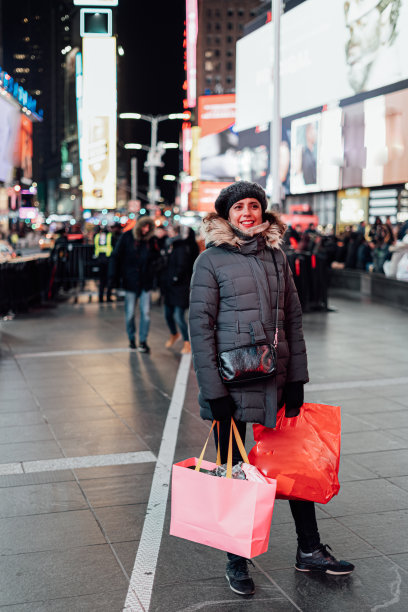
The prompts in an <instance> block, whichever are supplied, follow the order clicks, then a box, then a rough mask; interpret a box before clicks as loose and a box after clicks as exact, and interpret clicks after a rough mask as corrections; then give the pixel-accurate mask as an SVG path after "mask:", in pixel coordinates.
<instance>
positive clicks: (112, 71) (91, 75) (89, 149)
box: [80, 37, 116, 210]
mask: <svg viewBox="0 0 408 612" xmlns="http://www.w3.org/2000/svg"><path fill="white" fill-rule="evenodd" d="M82 56H83V78H82V88H83V97H82V122H81V123H82V139H81V147H80V148H81V156H82V183H83V188H82V189H83V192H82V195H83V207H84V208H89V209H98V210H103V209H104V208H106V209H112V208H116V39H115V38H114V37H112V38H94V37H91V38H83V46H82Z"/></svg>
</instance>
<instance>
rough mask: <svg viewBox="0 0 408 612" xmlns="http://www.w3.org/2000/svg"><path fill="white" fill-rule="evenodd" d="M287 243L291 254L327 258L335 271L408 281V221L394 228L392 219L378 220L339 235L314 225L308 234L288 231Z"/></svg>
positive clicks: (351, 228)
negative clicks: (358, 272) (292, 252)
mask: <svg viewBox="0 0 408 612" xmlns="http://www.w3.org/2000/svg"><path fill="white" fill-rule="evenodd" d="M284 241H285V248H286V250H287V251H290V250H294V251H295V252H303V253H309V254H315V255H316V254H318V255H324V256H325V258H326V262H327V265H328V266H329V267H332V268H347V269H357V270H363V271H366V272H377V273H380V274H385V275H386V276H390V277H395V278H397V279H398V280H408V221H405V222H404V223H397V224H395V225H393V224H392V223H391V221H390V219H389V217H386V218H385V219H384V220H382V219H381V218H380V217H376V219H375V222H374V223H373V224H372V225H369V224H367V223H366V222H365V221H361V223H359V224H358V225H357V226H346V227H345V228H344V230H343V231H342V232H340V233H339V234H336V233H334V232H333V231H332V230H330V231H327V232H323V231H319V230H318V229H317V228H316V226H315V225H314V224H313V223H311V224H309V226H308V227H307V228H306V229H305V230H304V231H302V227H301V226H300V225H297V226H295V227H289V228H288V230H287V232H286V234H285V238H284Z"/></svg>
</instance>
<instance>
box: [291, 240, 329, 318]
mask: <svg viewBox="0 0 408 612" xmlns="http://www.w3.org/2000/svg"><path fill="white" fill-rule="evenodd" d="M286 255H287V258H288V262H289V266H290V268H291V270H292V274H293V279H294V282H295V285H296V289H297V292H298V295H299V301H300V305H301V307H302V311H303V312H310V311H312V310H327V309H328V305H327V301H328V286H329V272H330V270H329V268H328V265H327V256H326V254H325V253H317V254H313V253H312V254H311V253H308V252H306V251H300V252H296V251H292V250H291V251H288V252H287V253H286Z"/></svg>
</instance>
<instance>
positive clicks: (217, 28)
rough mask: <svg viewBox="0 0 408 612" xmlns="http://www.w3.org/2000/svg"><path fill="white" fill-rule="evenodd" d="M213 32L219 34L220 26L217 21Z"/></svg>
mask: <svg viewBox="0 0 408 612" xmlns="http://www.w3.org/2000/svg"><path fill="white" fill-rule="evenodd" d="M215 31H216V32H220V31H221V24H220V23H219V22H218V21H217V23H216V24H215Z"/></svg>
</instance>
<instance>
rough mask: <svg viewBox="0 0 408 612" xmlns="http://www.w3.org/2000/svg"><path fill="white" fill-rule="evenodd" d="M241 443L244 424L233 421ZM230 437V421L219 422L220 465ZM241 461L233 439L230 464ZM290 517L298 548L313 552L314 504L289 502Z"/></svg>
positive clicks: (316, 540) (315, 533)
mask: <svg viewBox="0 0 408 612" xmlns="http://www.w3.org/2000/svg"><path fill="white" fill-rule="evenodd" d="M235 422H236V425H237V429H238V431H239V435H240V436H241V440H242V442H243V443H244V444H245V435H246V423H244V422H242V421H235ZM229 435H230V421H221V422H220V453H221V463H226V462H227V458H228V443H229ZM214 438H215V447H216V448H217V445H218V432H217V427H214ZM239 461H242V457H241V454H240V452H239V449H238V446H237V443H236V442H235V438H234V437H233V440H232V464H233V465H235V464H236V463H238V462H239ZM289 506H290V509H291V511H292V516H293V519H294V521H295V527H296V534H297V539H298V545H299V548H300V549H301V550H302V551H303V552H305V553H308V552H313V551H314V550H316V548H317V547H318V546H319V544H320V536H319V531H318V529H317V522H316V511H315V505H314V502H309V501H293V500H291V501H289ZM227 555H228V559H229V560H230V561H234V560H235V559H238V558H239V557H238V555H234V554H232V553H227Z"/></svg>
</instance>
